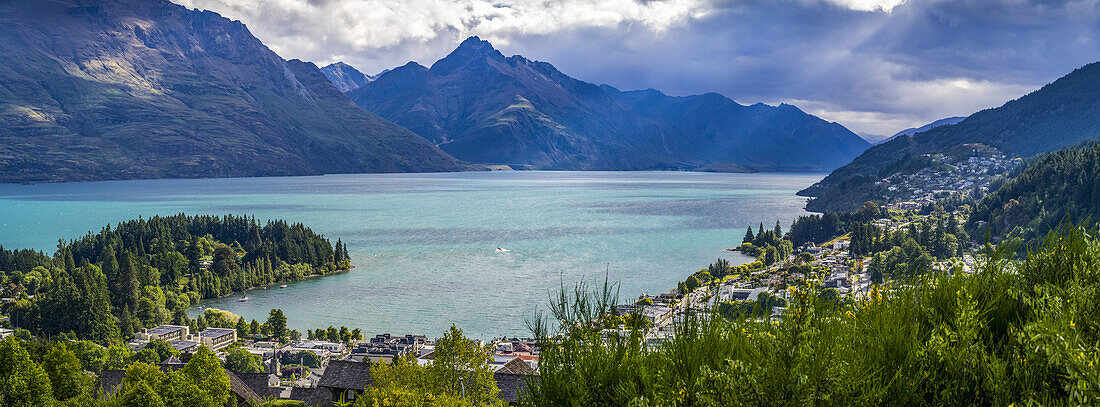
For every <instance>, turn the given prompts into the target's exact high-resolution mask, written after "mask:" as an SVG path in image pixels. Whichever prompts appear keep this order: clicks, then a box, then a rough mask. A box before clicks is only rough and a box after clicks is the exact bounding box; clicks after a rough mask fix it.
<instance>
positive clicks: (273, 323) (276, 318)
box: [264, 309, 288, 342]
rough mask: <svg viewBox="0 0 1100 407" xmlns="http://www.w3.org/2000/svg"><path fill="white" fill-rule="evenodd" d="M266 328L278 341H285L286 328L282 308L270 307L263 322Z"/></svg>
mask: <svg viewBox="0 0 1100 407" xmlns="http://www.w3.org/2000/svg"><path fill="white" fill-rule="evenodd" d="M264 325H265V326H267V328H268V329H270V330H271V336H272V337H273V338H274V339H275V340H278V341H280V342H283V341H286V337H287V334H288V332H287V329H286V315H283V310H281V309H272V310H271V312H269V313H268V315H267V322H265V323H264Z"/></svg>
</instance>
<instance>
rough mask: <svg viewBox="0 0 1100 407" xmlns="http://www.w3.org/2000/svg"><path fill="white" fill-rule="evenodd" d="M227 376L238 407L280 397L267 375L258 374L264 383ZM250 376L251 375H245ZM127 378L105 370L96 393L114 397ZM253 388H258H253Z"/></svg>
mask: <svg viewBox="0 0 1100 407" xmlns="http://www.w3.org/2000/svg"><path fill="white" fill-rule="evenodd" d="M183 366H184V364H182V363H162V364H160V365H159V367H160V370H162V371H165V372H168V371H174V370H179V369H181V368H183ZM225 374H226V375H227V376H229V390H230V392H232V393H233V396H234V398H235V402H236V403H235V404H234V405H236V406H238V407H251V406H253V405H258V404H259V403H260V402H262V401H263V398H265V397H275V396H277V395H278V390H277V389H274V390H273V389H271V388H270V387H269V385H268V381H267V374H266V373H257V374H260V375H263V381H262V383H261V382H260V381H258V380H255V377H253V376H246V377H248V378H249V381H247V382H246V381H245V379H242V378H241V376H239V375H238V374H237V373H233V372H231V371H228V370H226V371H225ZM244 375H250V374H244ZM125 378H126V371H125V370H104V371H102V372H100V373H99V380H98V381H97V382H96V385H95V391H96V392H97V393H98V392H99V391H100V390H102V391H103V395H114V394H115V393H116V392H117V391H118V387H119V385H121V384H122V379H125ZM252 386H256V388H253V387H252Z"/></svg>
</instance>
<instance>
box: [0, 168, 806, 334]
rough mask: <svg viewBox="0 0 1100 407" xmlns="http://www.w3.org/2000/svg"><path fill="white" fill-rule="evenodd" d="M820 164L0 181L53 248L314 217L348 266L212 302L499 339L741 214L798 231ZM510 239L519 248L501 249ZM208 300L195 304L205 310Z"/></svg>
mask: <svg viewBox="0 0 1100 407" xmlns="http://www.w3.org/2000/svg"><path fill="white" fill-rule="evenodd" d="M823 176H824V174H719V173H692V172H542V171H535V172H480V173H445V174H371V175H327V176H322V177H280V178H236V179H204V180H153V181H110V182H89V183H69V184H40V185H10V184H9V185H0V244H2V245H3V246H4V247H6V248H34V249H40V250H43V251H46V252H47V253H52V252H53V250H54V249H55V248H56V245H57V240H58V239H59V238H63V239H66V240H68V239H72V238H75V237H77V236H80V235H83V234H85V233H88V232H90V231H98V230H100V229H101V228H103V226H105V225H106V224H108V223H117V222H119V221H123V220H126V219H131V218H136V217H138V216H145V217H148V216H152V215H155V214H175V213H179V212H186V213H188V214H199V213H205V214H225V213H233V214H248V215H255V216H256V217H257V218H259V219H275V218H279V219H285V220H287V221H290V222H302V223H304V224H306V225H307V226H309V227H311V228H312V229H313V230H314V231H317V232H319V233H322V234H324V235H325V236H327V237H329V238H331V239H332V240H333V242H335V241H336V238H341V239H343V241H344V242H345V243H346V244H347V246H348V250H349V252H350V253H351V255H352V261H353V263H354V264H355V265H356V266H357V268H355V269H354V270H352V271H351V272H349V273H346V274H339V275H333V276H327V277H323V278H315V279H311V280H308V281H302V282H297V283H291V284H290V285H289V287H288V288H282V289H280V288H278V287H277V286H272V287H269V288H268V289H266V290H265V289H258V290H252V291H250V292H249V293H248V297H249V301H248V302H245V303H238V302H237V301H236V300H237V297H235V296H234V297H230V298H224V299H220V300H209V301H206V302H205V303H203V304H200V306H202V307H215V308H221V309H226V310H229V311H232V312H234V313H236V314H239V315H243V316H244V317H245V318H248V319H257V320H260V321H263V320H264V319H265V318H266V316H267V313H268V310H270V309H271V308H281V309H282V310H283V312H285V313H286V315H287V317H288V318H289V325H290V327H291V328H294V329H298V330H299V331H301V332H303V333H304V332H305V330H306V329H313V328H318V327H328V326H329V325H335V326H340V325H347V326H349V327H360V328H362V329H363V332H364V334H366V335H374V334H378V333H385V332H389V333H393V334H405V333H415V334H425V335H428V336H439V335H441V334H442V333H443V332H444V331H445V330H446V329H447V328H448V327H449V326H450V325H451V324H452V323H454V324H457V325H458V326H459V327H460V328H463V329H464V330H465V331H466V333H467V334H468V335H472V336H475V337H480V338H484V339H489V338H491V337H496V336H502V335H509V336H512V335H524V334H528V332H527V329H526V326H525V323H524V321H525V319H528V318H530V317H531V316H532V315H533V314H534V311H535V309H536V307H544V306H545V304H546V302H547V299H548V295H549V294H551V293H553V292H554V291H555V290H557V289H558V288H559V287H560V286H561V285H562V284H565V285H566V286H572V285H573V284H574V283H576V282H579V281H589V282H594V281H602V279H603V276H604V274H605V273H606V274H607V275H608V276H609V278H610V280H611V281H612V282H619V283H620V284H621V292H622V298H624V299H627V300H629V299H630V298H632V297H635V296H636V295H638V294H639V293H643V292H645V293H650V294H655V293H660V292H665V291H668V290H669V289H672V288H675V287H676V283H677V282H678V281H681V280H683V279H684V278H686V277H687V276H688V275H689V274H690V273H692V272H694V271H696V270H698V269H700V268H703V267H706V266H707V265H708V264H709V263H711V262H713V261H714V260H715V259H716V258H718V257H724V258H727V259H729V260H730V261H731V262H733V263H735V264H740V263H743V262H745V261H747V260H748V259H747V258H745V257H743V256H741V255H740V254H737V253H731V252H725V251H723V248H726V247H731V246H735V245H737V244H739V243H740V242H741V238H742V237H743V236H744V234H745V227H746V226H748V225H750V224H751V225H758V224H759V223H760V222H761V221H763V222H764V226H765V227H767V228H771V227H773V226H774V225H775V221H776V220H779V221H781V222H782V224H783V227H784V229H786V228H787V227H788V226H789V225H790V223H791V221H793V220H794V218H795V217H796V216H798V215H803V214H805V213H806V212H805V211H804V210H803V207H804V205H805V202H806V199H805V198H801V197H797V196H795V195H794V194H795V191H797V190H799V189H802V188H804V187H806V186H809V185H810V184H812V183H814V182H816V181H818V180H820V179H821V178H822V177H823ZM497 247H502V248H506V249H508V250H511V251H510V252H504V253H501V252H497V251H496V248H497ZM199 308H200V307H196V308H195V309H194V310H193V313H194V312H198V310H199Z"/></svg>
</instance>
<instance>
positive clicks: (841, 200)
mask: <svg viewBox="0 0 1100 407" xmlns="http://www.w3.org/2000/svg"><path fill="white" fill-rule="evenodd" d="M1098 136H1100V62H1098V63H1092V64H1088V65H1085V66H1084V67H1081V68H1079V69H1076V70H1074V71H1073V72H1071V73H1070V74H1068V75H1066V76H1063V77H1062V78H1060V79H1058V80H1056V81H1054V82H1053V83H1051V84H1048V85H1046V86H1044V87H1043V88H1042V89H1039V90H1037V91H1035V92H1032V93H1030V94H1028V95H1026V96H1023V97H1021V98H1019V99H1016V100H1013V101H1010V102H1008V103H1005V104H1004V105H1003V106H1001V107H998V108H994V109H987V110H983V111H980V112H977V113H974V114H973V115H971V116H970V117H967V118H966V119H965V120H962V121H961V122H959V123H957V124H953V125H946V126H941V127H936V128H933V129H930V130H928V131H924V132H920V133H916V134H912V135H903V136H900V137H898V138H896V139H894V140H892V141H889V142H886V143H883V144H880V145H877V146H874V147H871V148H870V149H868V150H867V151H866V152H864V153H863V154H862V155H860V156H859V157H858V158H856V159H855V160H853V161H852V162H851V163H850V164H848V165H845V166H843V167H841V168H839V169H837V170H836V171H833V173H832V174H829V176H828V177H826V178H825V179H823V180H821V182H818V183H816V184H814V185H813V186H811V187H809V188H806V189H805V190H803V191H801V192H799V194H801V195H804V196H812V197H815V199H813V200H811V201H810V202H809V204H808V208H809V209H810V210H815V211H825V210H829V211H837V210H851V209H854V208H856V207H857V206H858V205H860V204H862V203H863V202H864V201H865V200H867V199H869V198H872V197H874V196H875V195H876V193H877V188H878V187H877V186H876V184H875V183H876V182H877V181H879V180H881V179H883V178H885V177H887V176H890V175H892V174H896V173H902V172H905V173H913V172H915V171H918V170H920V169H921V168H920V167H919V166H918V165H916V163H917V162H919V160H920V156H921V155H923V154H933V153H939V152H943V151H946V150H949V149H951V148H953V147H958V146H962V145H964V144H983V145H986V146H989V147H993V148H995V149H998V150H999V151H1001V152H1002V153H1004V154H1006V155H1008V156H1010V157H1030V156H1033V155H1036V154H1040V153H1045V152H1049V151H1054V150H1057V149H1060V148H1062V147H1065V146H1069V145H1073V144H1076V143H1079V142H1081V141H1084V140H1089V139H1095V138H1097V137H1098Z"/></svg>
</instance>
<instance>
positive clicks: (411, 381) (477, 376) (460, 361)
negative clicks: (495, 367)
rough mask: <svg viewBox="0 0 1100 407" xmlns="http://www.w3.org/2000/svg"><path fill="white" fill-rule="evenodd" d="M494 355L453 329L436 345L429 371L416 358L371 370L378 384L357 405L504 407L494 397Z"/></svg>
mask: <svg viewBox="0 0 1100 407" xmlns="http://www.w3.org/2000/svg"><path fill="white" fill-rule="evenodd" d="M490 353H491V352H490V349H489V348H488V347H487V346H479V345H478V344H477V343H476V342H475V341H472V340H470V339H469V338H466V337H465V336H464V335H463V334H462V330H460V329H458V328H456V327H454V326H452V327H451V328H450V329H449V330H448V331H447V333H446V334H444V335H443V338H441V339H440V340H439V341H438V342H437V343H436V347H435V359H434V360H433V361H432V363H431V364H430V365H428V366H421V365H419V364H418V363H417V361H416V357H415V356H414V355H407V356H403V357H398V358H395V359H394V360H393V363H392V364H389V363H384V362H380V363H377V364H374V365H371V377H372V378H373V380H374V383H373V384H372V385H371V387H369V388H367V389H366V391H365V393H364V394H363V396H362V397H360V398H359V399H357V400H356V402H355V406H361V407H368V406H378V405H384V406H400V407H414V406H416V407H419V406H425V407H426V406H456V407H457V406H503V405H504V404H503V402H502V401H500V400H499V399H497V397H496V395H497V392H498V391H499V389H498V388H497V385H496V382H495V381H494V380H493V371H492V369H491V368H490V365H489V355H490Z"/></svg>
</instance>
